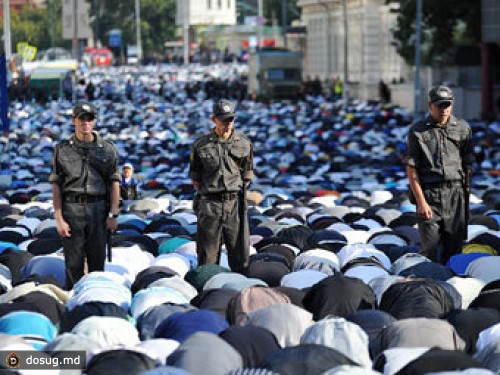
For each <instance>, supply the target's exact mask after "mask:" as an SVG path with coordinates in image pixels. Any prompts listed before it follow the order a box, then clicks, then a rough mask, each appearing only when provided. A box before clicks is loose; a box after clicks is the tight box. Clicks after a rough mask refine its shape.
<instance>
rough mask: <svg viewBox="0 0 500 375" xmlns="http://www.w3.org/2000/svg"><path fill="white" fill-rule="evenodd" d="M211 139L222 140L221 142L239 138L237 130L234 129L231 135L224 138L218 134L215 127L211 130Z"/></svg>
mask: <svg viewBox="0 0 500 375" xmlns="http://www.w3.org/2000/svg"><path fill="white" fill-rule="evenodd" d="M210 140H212V141H221V142H230V141H234V140H237V136H236V131H235V130H234V129H233V132H232V133H231V135H230V136H229V138H228V139H225V140H224V139H222V138H220V137H219V136H218V135H217V133H216V132H215V129H213V130H212V131H211V132H210Z"/></svg>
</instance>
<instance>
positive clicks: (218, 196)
mask: <svg viewBox="0 0 500 375" xmlns="http://www.w3.org/2000/svg"><path fill="white" fill-rule="evenodd" d="M203 196H204V197H205V198H208V199H213V200H218V201H232V200H233V199H236V198H238V193H237V192H232V193H228V192H221V193H207V194H203Z"/></svg>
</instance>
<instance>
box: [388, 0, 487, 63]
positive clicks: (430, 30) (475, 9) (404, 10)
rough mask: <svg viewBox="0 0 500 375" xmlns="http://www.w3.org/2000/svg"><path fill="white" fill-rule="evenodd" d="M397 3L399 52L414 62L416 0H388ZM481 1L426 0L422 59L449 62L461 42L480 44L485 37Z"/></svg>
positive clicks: (424, 5) (463, 43) (429, 61)
mask: <svg viewBox="0 0 500 375" xmlns="http://www.w3.org/2000/svg"><path fill="white" fill-rule="evenodd" d="M386 3H387V4H396V5H399V7H396V8H395V9H394V12H396V13H397V27H396V28H395V29H394V30H393V35H394V37H395V39H396V41H397V44H398V51H399V54H400V55H401V56H402V57H403V58H404V59H405V61H406V62H407V63H408V64H410V65H413V63H414V60H415V41H416V30H417V25H416V0H386ZM480 13H481V2H480V1H469V0H439V1H435V0H422V50H421V53H422V62H423V63H424V64H435V63H446V62H449V61H451V59H452V58H453V55H454V52H455V50H456V47H457V46H459V45H476V44H477V43H479V41H480V38H481V19H480Z"/></svg>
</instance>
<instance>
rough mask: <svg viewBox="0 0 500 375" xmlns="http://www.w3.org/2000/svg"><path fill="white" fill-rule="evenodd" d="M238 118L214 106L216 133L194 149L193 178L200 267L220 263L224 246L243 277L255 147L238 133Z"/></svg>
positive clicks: (226, 107) (230, 109)
mask: <svg viewBox="0 0 500 375" xmlns="http://www.w3.org/2000/svg"><path fill="white" fill-rule="evenodd" d="M235 118H236V113H235V107H234V104H233V103H232V102H230V101H228V100H225V99H221V100H218V101H217V102H215V104H214V106H213V114H212V117H211V120H212V122H213V123H214V128H213V129H212V130H211V131H210V132H208V133H207V134H204V135H202V136H201V137H199V138H198V139H197V140H196V141H195V143H194V144H193V148H192V151H191V156H190V170H189V176H190V178H191V180H192V183H193V186H194V188H195V190H196V192H197V194H196V196H195V198H194V202H193V208H194V210H195V212H196V214H197V218H198V229H197V234H196V251H197V254H198V265H199V266H201V265H204V264H209V263H218V262H219V259H220V252H221V246H222V244H223V243H224V244H225V245H226V249H227V256H228V261H229V266H230V267H231V270H232V271H234V272H244V271H245V269H246V267H247V266H248V258H249V253H248V252H249V229H248V219H247V207H246V197H245V192H246V187H247V186H248V184H249V183H250V181H251V180H252V178H253V176H254V173H253V146H252V143H251V141H250V140H249V139H248V138H247V137H246V136H245V135H244V134H243V133H241V132H239V131H237V130H235V129H234V121H235Z"/></svg>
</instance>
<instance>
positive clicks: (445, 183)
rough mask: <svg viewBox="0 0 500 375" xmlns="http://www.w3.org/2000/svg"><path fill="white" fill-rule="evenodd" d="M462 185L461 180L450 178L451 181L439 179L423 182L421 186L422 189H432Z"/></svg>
mask: <svg viewBox="0 0 500 375" xmlns="http://www.w3.org/2000/svg"><path fill="white" fill-rule="evenodd" d="M458 185H462V181H460V180H451V181H440V182H423V183H422V187H423V188H424V189H434V188H444V187H448V188H451V187H452V186H458Z"/></svg>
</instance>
